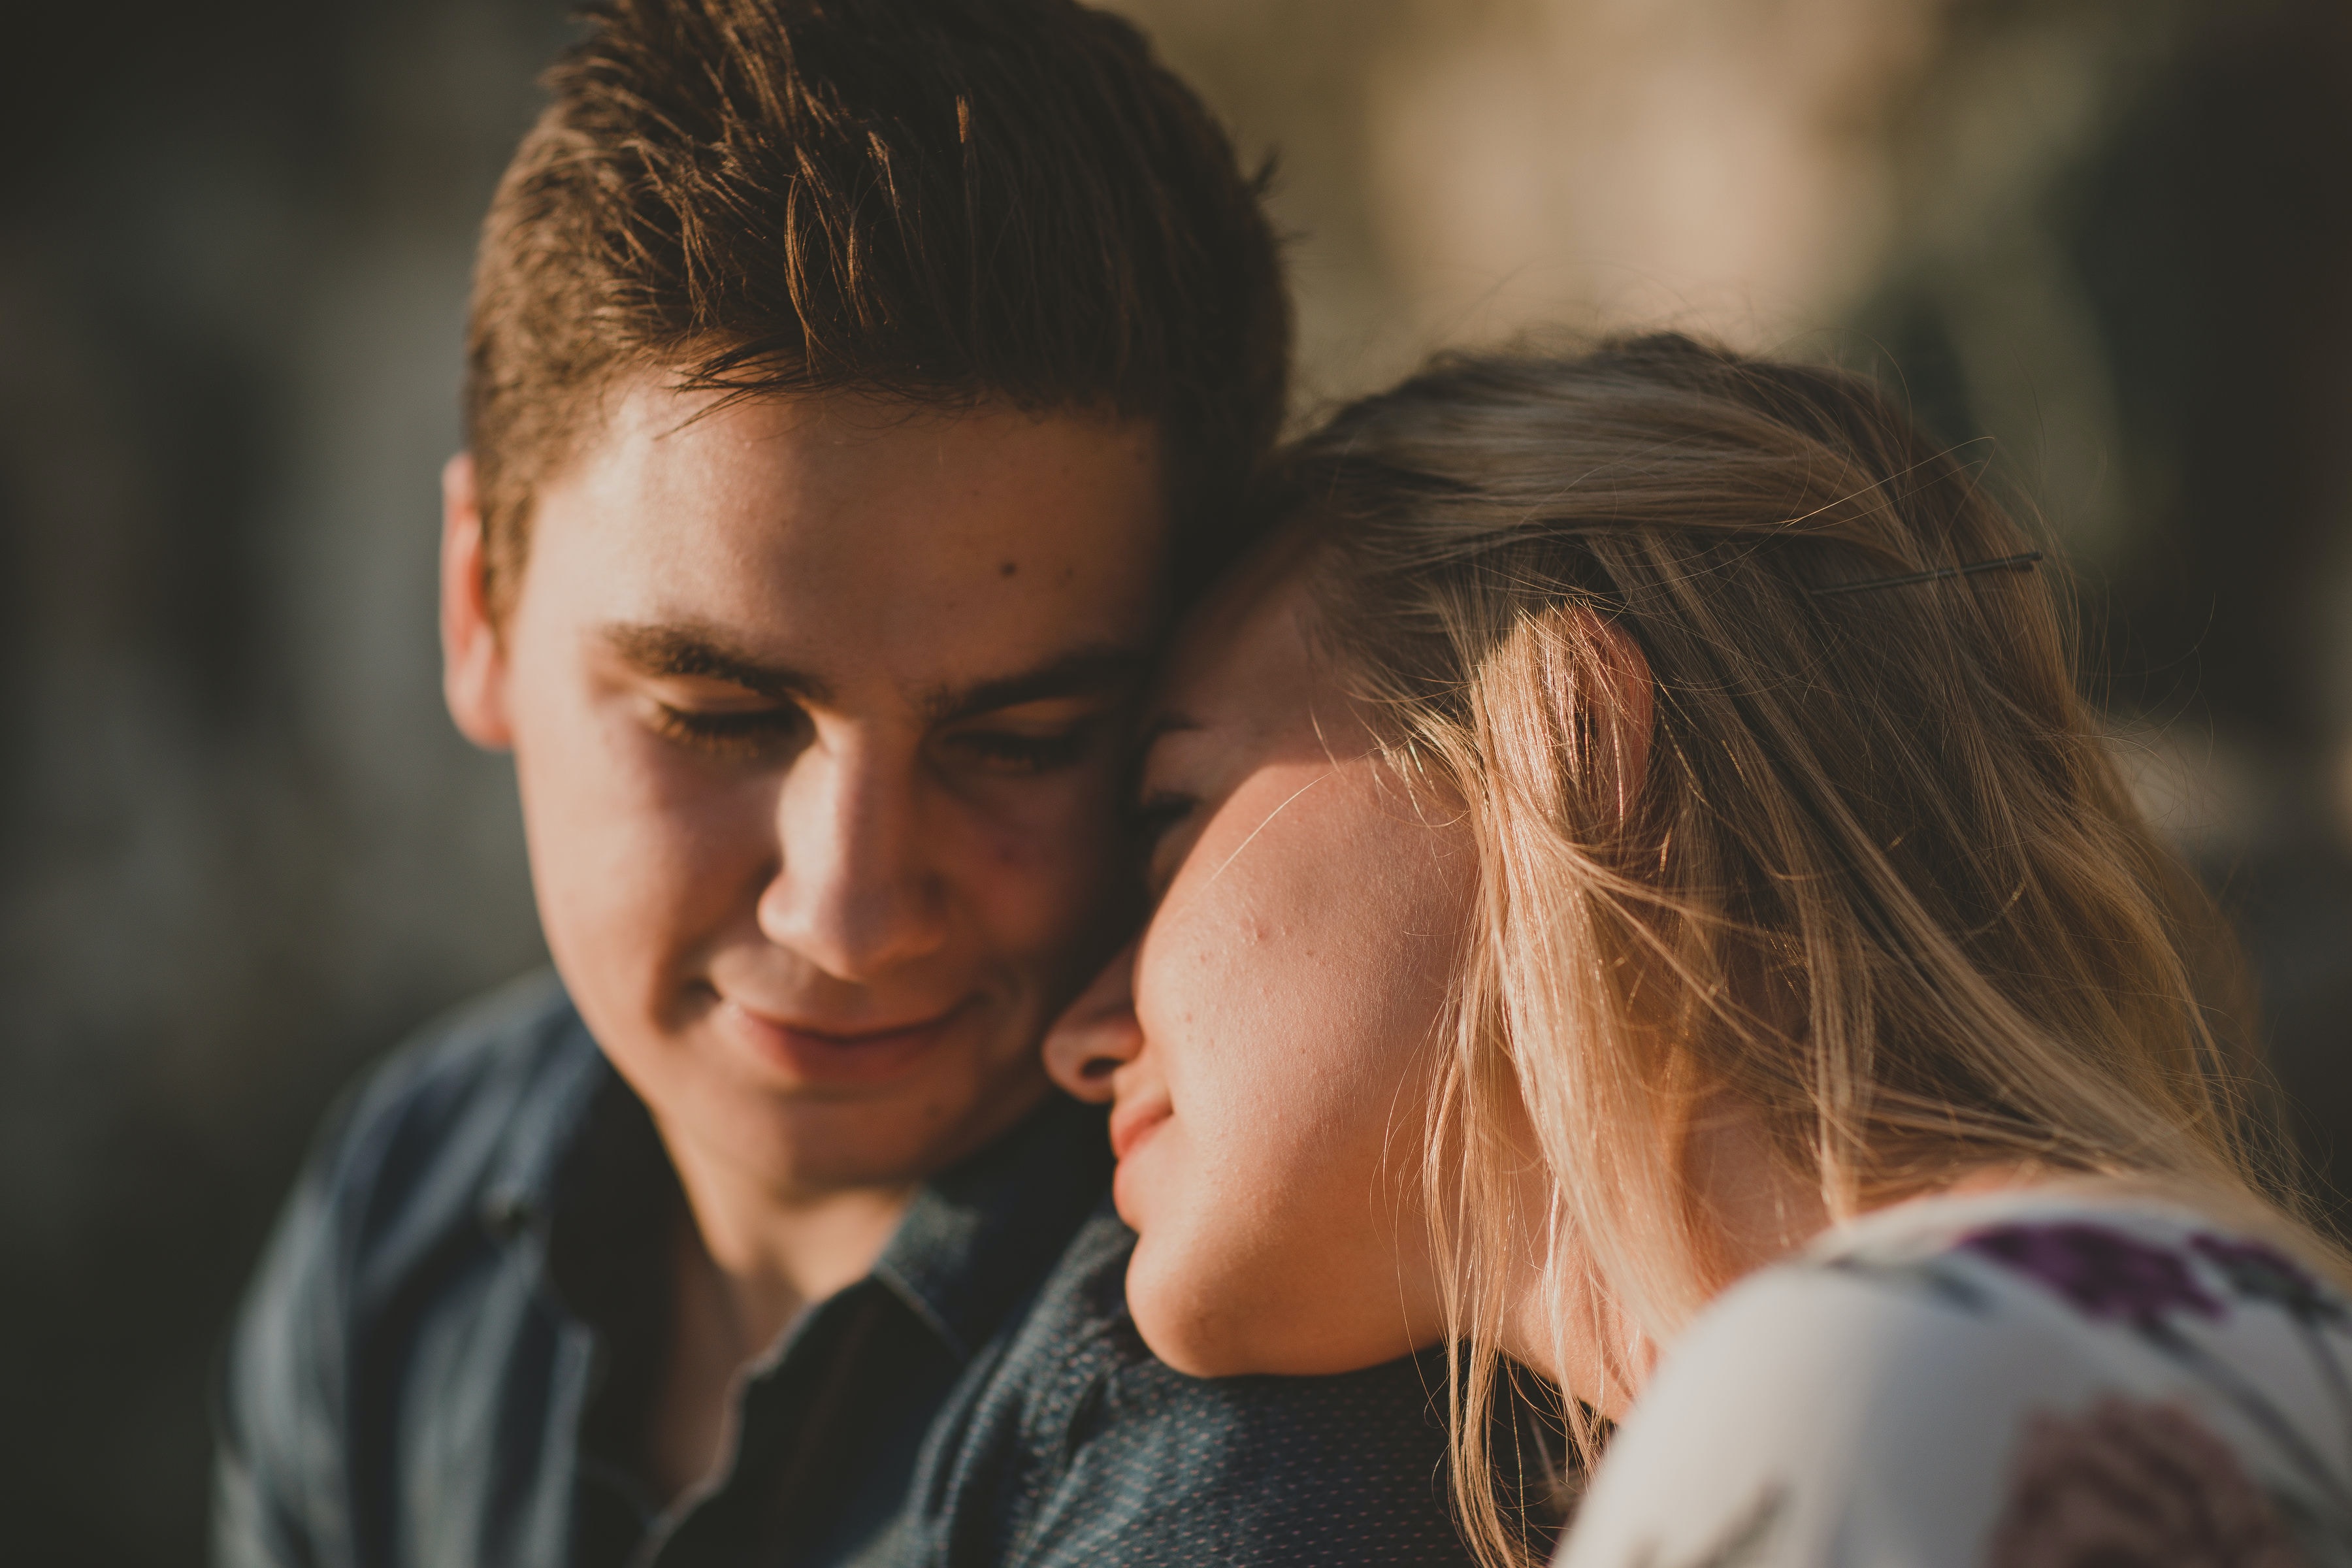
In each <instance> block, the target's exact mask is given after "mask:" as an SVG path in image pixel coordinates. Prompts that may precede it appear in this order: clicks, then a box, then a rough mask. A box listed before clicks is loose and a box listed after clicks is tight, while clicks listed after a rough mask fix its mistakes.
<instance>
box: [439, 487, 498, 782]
mask: <svg viewBox="0 0 2352 1568" xmlns="http://www.w3.org/2000/svg"><path fill="white" fill-rule="evenodd" d="M484 587H485V584H484V582H483V577H482V507H481V498H480V496H479V494H478V492H477V490H476V489H475V488H474V455H473V454H472V453H471V452H460V453H458V454H457V456H456V457H454V458H450V459H449V461H448V462H447V463H446V465H444V466H443V468H442V469H441V693H442V696H443V697H444V699H445V700H447V702H448V704H449V717H450V718H451V719H453V720H455V721H457V730H458V732H459V733H460V734H462V735H464V736H465V737H466V739H467V740H468V741H471V742H474V744H476V745H478V746H480V747H483V748H485V749H487V750H490V751H504V750H505V749H506V748H508V747H509V746H511V745H512V744H514V725H513V723H512V721H511V720H510V718H509V714H508V711H507V654H506V645H505V643H504V642H503V641H502V640H501V639H500V637H499V625H498V622H497V621H496V620H494V619H493V618H492V617H491V615H490V606H489V599H488V595H486V594H485V592H484Z"/></svg>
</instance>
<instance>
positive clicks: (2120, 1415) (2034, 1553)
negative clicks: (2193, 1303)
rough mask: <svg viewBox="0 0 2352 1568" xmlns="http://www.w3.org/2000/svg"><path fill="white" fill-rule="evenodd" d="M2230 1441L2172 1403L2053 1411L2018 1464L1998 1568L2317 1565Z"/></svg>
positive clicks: (1989, 1559)
mask: <svg viewBox="0 0 2352 1568" xmlns="http://www.w3.org/2000/svg"><path fill="white" fill-rule="evenodd" d="M2310 1561H2311V1560H2310V1558H2309V1556H2308V1555H2306V1554H2305V1552H2304V1551H2303V1549H2302V1548H2301V1547H2300V1546H2299V1545H2297V1544H2296V1542H2295V1540H2294V1536H2293V1535H2292V1534H2291V1533H2290V1532H2289V1531H2288V1530H2287V1527H2286V1525H2285V1523H2284V1521H2282V1520H2281V1519H2280V1517H2279V1512H2278V1509H2277V1508H2276V1507H2275V1506H2274V1505H2273V1502H2272V1500H2270V1499H2269V1498H2268V1497H2266V1496H2265V1495H2263V1490H2262V1489H2261V1488H2260V1487H2258V1486H2256V1485H2255V1484H2254V1482H2253V1480H2252V1479H2251V1478H2250V1477H2248V1476H2247V1474H2246V1472H2245V1469H2244V1468H2243V1467H2242V1466H2241V1465H2240V1464H2239V1462H2238V1457H2237V1455H2236V1454H2235V1453H2233V1452H2232V1451H2231V1448H2230V1446H2229V1445H2228V1444H2227V1443H2224V1442H2222V1441H2221V1439H2220V1438H2218V1437H2216V1436H2213V1434H2212V1433H2210V1432H2209V1431H2207V1430H2206V1429H2205V1426H2204V1425H2203V1424H2202V1423H2200V1421H2198V1420H2197V1419H2196V1417H2195V1416H2193V1415H2190V1414H2189V1412H2188V1411H2187V1410H2185V1409H2182V1408H2181V1407H2180V1406H2179V1405H2172V1404H2156V1403H2147V1402H2142V1401H2137V1400H2126V1399H2120V1398H2114V1399H2105V1400H2102V1401H2100V1402H2099V1403H2098V1404H2096V1405H2093V1406H2092V1407H2091V1408H2090V1409H2089V1410H2086V1411H2084V1412H2083V1413H2082V1414H2081V1415H2054V1414H2043V1415H2039V1416H2036V1417H2034V1418H2033V1419H2032V1421H2031V1422H2030V1423H2029V1424H2028V1426H2027V1427H2026V1429H2025V1432H2024V1434H2023V1440H2022V1441H2021V1444H2020V1445H2019V1447H2018V1452H2017V1454H2016V1456H2015V1458H2013V1460H2012V1461H2011V1475H2010V1492H2009V1500H2008V1506H2007V1507H2006V1508H2005V1509H2003V1510H2002V1512H2001V1516H2000V1519H1999V1521H1997V1522H1996V1523H1995V1524H1994V1526H1993V1531H1992V1539H1991V1542H1990V1544H1989V1548H1988V1550H1987V1551H1986V1552H1985V1563H1986V1568H2189V1565H2194V1568H2308V1564H2309V1563H2310Z"/></svg>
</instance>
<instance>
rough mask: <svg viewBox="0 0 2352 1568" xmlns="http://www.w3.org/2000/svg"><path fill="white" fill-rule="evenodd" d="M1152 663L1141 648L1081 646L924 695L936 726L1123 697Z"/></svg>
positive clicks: (924, 700) (924, 701) (1137, 683)
mask: <svg viewBox="0 0 2352 1568" xmlns="http://www.w3.org/2000/svg"><path fill="white" fill-rule="evenodd" d="M1150 664H1151V660H1150V658H1149V657H1148V656H1146V655H1145V654H1144V653H1143V651H1142V650H1141V649H1139V648H1131V647H1108V646H1106V647H1082V648H1077V649H1074V650H1073V651H1071V652H1069V653H1066V654H1064V655H1062V656H1061V657H1060V658H1055V659H1052V660H1050V661H1048V662H1047V663H1045V664H1041V665H1039V666H1038V667H1037V668H1034V669H1024V670H1022V671H1021V672H1020V673H1018V674H1015V675H1007V676H1002V677H999V678H997V679H992V680H982V681H979V682H976V683H974V684H973V685H971V686H958V687H942V688H940V689H936V690H933V691H931V692H929V693H927V694H926V695H925V696H924V698H923V700H922V706H923V711H924V712H925V713H926V714H927V715H928V716H929V719H930V721H931V722H933V723H934V724H943V723H947V722H949V721H952V720H956V719H970V718H972V717H974V716H975V715H978V714H982V713H993V712H995V711H996V710H999V709H1002V708H1017V707H1019V706H1020V705H1021V704H1023V703H1024V702H1045V701H1050V700H1053V699H1055V698H1057V697H1117V696H1123V695H1125V694H1126V693H1128V692H1129V691H1131V690H1133V689H1135V688H1136V687H1137V686H1138V685H1139V684H1141V682H1142V680H1143V676H1144V672H1145V671H1146V670H1147V669H1149V668H1150Z"/></svg>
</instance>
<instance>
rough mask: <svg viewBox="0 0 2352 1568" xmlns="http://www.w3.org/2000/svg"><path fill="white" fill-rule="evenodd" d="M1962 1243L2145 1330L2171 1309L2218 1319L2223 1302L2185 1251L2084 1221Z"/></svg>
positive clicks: (2082, 1305) (2087, 1313)
mask: <svg viewBox="0 0 2352 1568" xmlns="http://www.w3.org/2000/svg"><path fill="white" fill-rule="evenodd" d="M1960 1245H1961V1246H1962V1247H1965V1248H1966V1249H1967V1250H1969V1251H1970V1252H1975V1253H1978V1254H1980V1255H1982V1256H1983V1257H1986V1258H1991V1259H1993V1260H1994V1261H1995V1262H1997V1263H2000V1264H2001V1265H2003V1266H2004V1267H2006V1268H2011V1269H2013V1270H2015V1271H2016V1272H2018V1273H2020V1274H2022V1275H2024V1276H2026V1277H2027V1278H2028V1279H2033V1280H2036V1281H2038V1282H2039V1283H2041V1284H2042V1285H2044V1286H2047V1287H2048V1288H2049V1289H2053V1290H2054V1291H2056V1292H2057V1293H2058V1294H2059V1295H2061V1296H2063V1297H2065V1298H2066V1300H2069V1301H2071V1302H2073V1303H2074V1308H2075V1310H2077V1311H2079V1312H2081V1313H2082V1314H2083V1315H2084V1317H2087V1318H2092V1319H2095V1320H2099V1321H2120V1322H2128V1323H2130V1324H2132V1325H2133V1326H2134V1327H2137V1328H2139V1329H2142V1330H2147V1329H2152V1328H2154V1327H2156V1326H2157V1325H2158V1324H2159V1323H2161V1322H2162V1321H2164V1319H2165V1317H2166V1315H2167V1314H2168V1313H2171V1312H2176V1311H2179V1312H2188V1313H2192V1314H2194V1315H2195V1316H2197V1317H2200V1318H2219V1317H2220V1316H2221V1314H2222V1304H2221V1302H2220V1301H2219V1300H2216V1299H2215V1298H2214V1297H2213V1296H2212V1295H2211V1293H2210V1292H2209V1291H2208V1290H2206V1289H2205V1288H2204V1287H2203V1286H2202V1285H2200V1284H2199V1283H2198V1282H2197V1276H2196V1275H2195V1274H2194V1273H2193V1272H2192V1271H2191V1270H2190V1268H2189V1264H2188V1261H2187V1260H2186V1259H2185V1258H2182V1257H2181V1256H2180V1255H2179V1254H2178V1253H2175V1252H2168V1251H2166V1250H2165V1249H2164V1248H2162V1247H2151V1246H2149V1245H2148V1244H2147V1243H2146V1242H2144V1241H2140V1240H2138V1239H2137V1238H2135V1237H2129V1236H2126V1235H2125V1234H2124V1233H2123V1232H2122V1231H2119V1230H2116V1229H2113V1228H2111V1227H2110V1226H2103V1225H2094V1224H2091V1223H2089V1222H2087V1221H2083V1220H2063V1221H2053V1222H2050V1223H2045V1224H2038V1225H2036V1224H2023V1223H2020V1224H2015V1225H2000V1226H1991V1227H1990V1228H1989V1229H1985V1230H1979V1231H1977V1232H1975V1233H1974V1234H1972V1235H1970V1236H1969V1237H1966V1238H1964V1239H1963V1240H1962V1241H1961V1243H1960Z"/></svg>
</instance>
